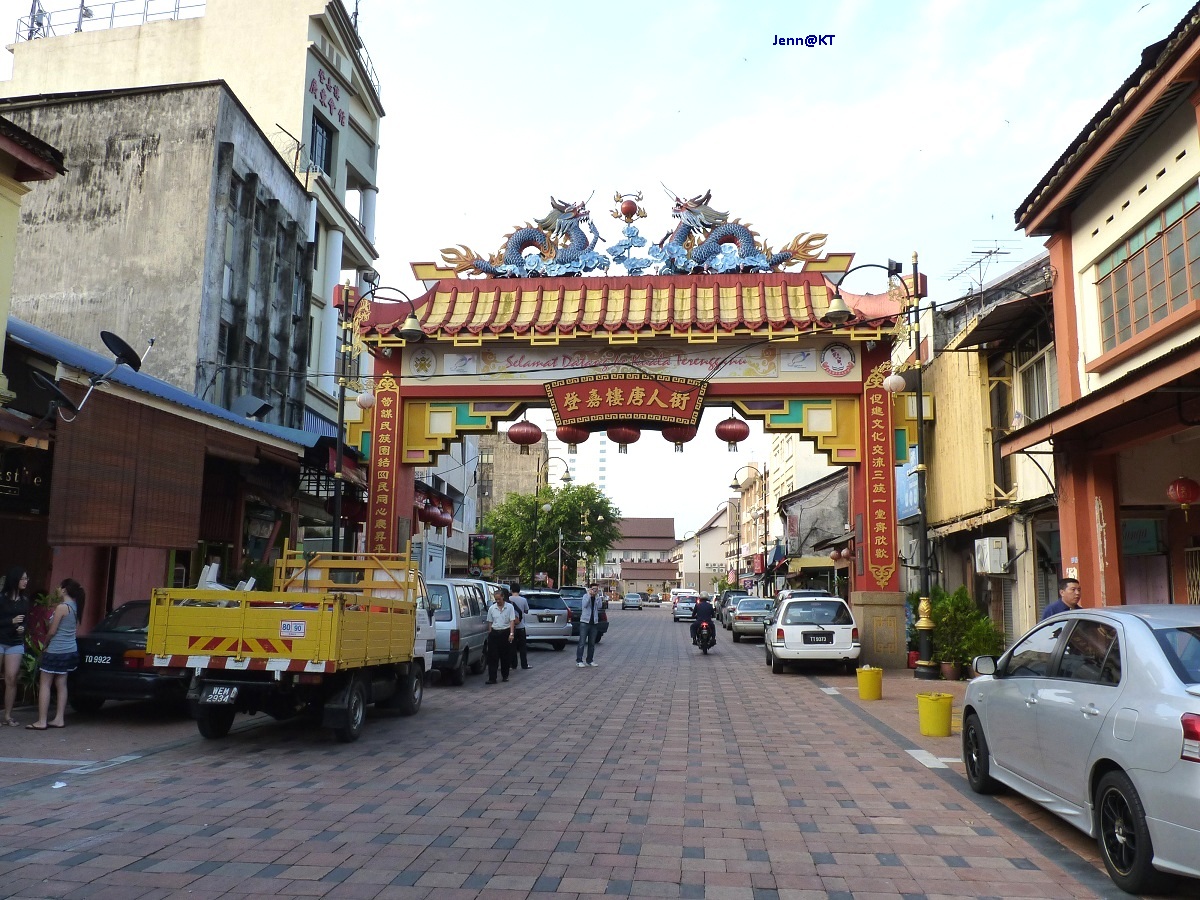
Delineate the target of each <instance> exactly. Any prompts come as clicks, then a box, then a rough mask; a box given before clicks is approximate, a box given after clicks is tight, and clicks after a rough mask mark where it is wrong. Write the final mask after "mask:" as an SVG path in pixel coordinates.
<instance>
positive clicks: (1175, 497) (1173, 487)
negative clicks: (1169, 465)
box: [1167, 475, 1200, 519]
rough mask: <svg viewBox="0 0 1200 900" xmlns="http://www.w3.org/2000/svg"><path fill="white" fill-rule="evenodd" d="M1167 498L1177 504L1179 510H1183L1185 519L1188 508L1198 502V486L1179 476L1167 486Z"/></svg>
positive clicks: (1199, 489) (1199, 485)
mask: <svg viewBox="0 0 1200 900" xmlns="http://www.w3.org/2000/svg"><path fill="white" fill-rule="evenodd" d="M1167 496H1168V497H1170V498H1171V501H1172V502H1174V503H1178V504H1179V507H1180V509H1182V510H1183V517H1184V518H1185V519H1186V518H1187V513H1188V507H1190V506H1191V505H1192V504H1193V503H1195V502H1196V501H1197V500H1200V484H1197V483H1196V482H1194V481H1193V480H1192V479H1190V478H1185V477H1184V476H1182V475H1180V476H1179V477H1178V478H1176V479H1175V480H1174V481H1172V482H1171V483H1170V484H1169V485H1167Z"/></svg>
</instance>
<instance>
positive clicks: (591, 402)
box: [587, 388, 600, 409]
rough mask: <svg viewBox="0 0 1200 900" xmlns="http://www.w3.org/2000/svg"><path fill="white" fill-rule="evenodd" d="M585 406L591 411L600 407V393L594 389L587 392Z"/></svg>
mask: <svg viewBox="0 0 1200 900" xmlns="http://www.w3.org/2000/svg"><path fill="white" fill-rule="evenodd" d="M587 405H588V406H589V407H590V408H591V409H595V408H596V407H598V406H599V405H600V392H599V391H598V390H596V389H595V388H592V389H591V390H590V391H588V398H587Z"/></svg>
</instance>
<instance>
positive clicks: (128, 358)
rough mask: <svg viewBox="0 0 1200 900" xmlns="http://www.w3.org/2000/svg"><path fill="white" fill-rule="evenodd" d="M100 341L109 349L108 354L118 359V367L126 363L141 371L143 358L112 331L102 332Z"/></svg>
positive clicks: (134, 369)
mask: <svg viewBox="0 0 1200 900" xmlns="http://www.w3.org/2000/svg"><path fill="white" fill-rule="evenodd" d="M100 340H102V341H103V342H104V346H105V347H107V348H108V352H109V353H111V354H112V355H113V356H115V357H116V358H117V365H121V364H122V363H124V364H125V365H127V366H129V368H131V369H133V371H135V372H137V371H140V370H141V368H142V358H141V357H140V356H138V355H137V351H136V350H134V349H133V348H132V347H130V346H129V345H128V344H127V343H125V341H124V340H122V339H121V338H120V337H118V336H117V335H115V334H113V333H112V332H111V331H102V332H100Z"/></svg>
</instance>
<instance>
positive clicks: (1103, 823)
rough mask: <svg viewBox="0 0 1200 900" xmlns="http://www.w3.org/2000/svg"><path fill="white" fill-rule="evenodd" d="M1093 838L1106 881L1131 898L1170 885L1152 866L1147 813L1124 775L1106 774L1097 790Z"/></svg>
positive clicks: (1117, 772)
mask: <svg viewBox="0 0 1200 900" xmlns="http://www.w3.org/2000/svg"><path fill="white" fill-rule="evenodd" d="M1095 808H1096V838H1097V843H1098V844H1099V845H1100V855H1101V856H1102V857H1103V858H1104V867H1105V868H1106V869H1108V874H1109V877H1110V878H1112V880H1113V882H1114V883H1115V884H1116V885H1117V887H1119V888H1120V889H1121V890H1123V891H1126V892H1127V893H1130V894H1151V893H1155V892H1157V891H1159V890H1162V889H1163V888H1165V887H1167V886H1168V885H1169V884H1170V881H1171V879H1169V878H1168V877H1167V876H1166V875H1165V874H1164V873H1162V872H1159V871H1158V870H1157V869H1155V868H1154V866H1153V865H1151V860H1153V859H1154V847H1153V846H1152V845H1151V843H1150V831H1149V829H1147V828H1146V810H1145V808H1144V807H1143V806H1142V798H1141V797H1139V796H1138V792H1137V788H1135V787H1134V786H1133V782H1132V781H1130V780H1129V776H1128V775H1126V774H1125V773H1124V772H1121V771H1115V772H1109V773H1108V774H1107V775H1105V776H1104V777H1103V778H1101V779H1100V784H1099V785H1097V787H1096V807H1095Z"/></svg>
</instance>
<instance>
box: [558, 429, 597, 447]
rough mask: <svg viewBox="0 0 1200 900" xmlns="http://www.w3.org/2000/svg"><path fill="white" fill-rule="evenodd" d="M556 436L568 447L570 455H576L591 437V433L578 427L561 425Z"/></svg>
mask: <svg viewBox="0 0 1200 900" xmlns="http://www.w3.org/2000/svg"><path fill="white" fill-rule="evenodd" d="M554 436H555V437H556V438H558V439H559V440H560V441H562V442H563V443H564V444H566V445H567V452H568V453H575V452H577V451H578V450H579V445H580V444H582V443H583V442H584V441H586V440H587V439H588V438H589V437H591V432H590V431H586V430H584V429H582V428H580V427H579V426H578V425H560V426H558V428H557V429H555V431H554Z"/></svg>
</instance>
